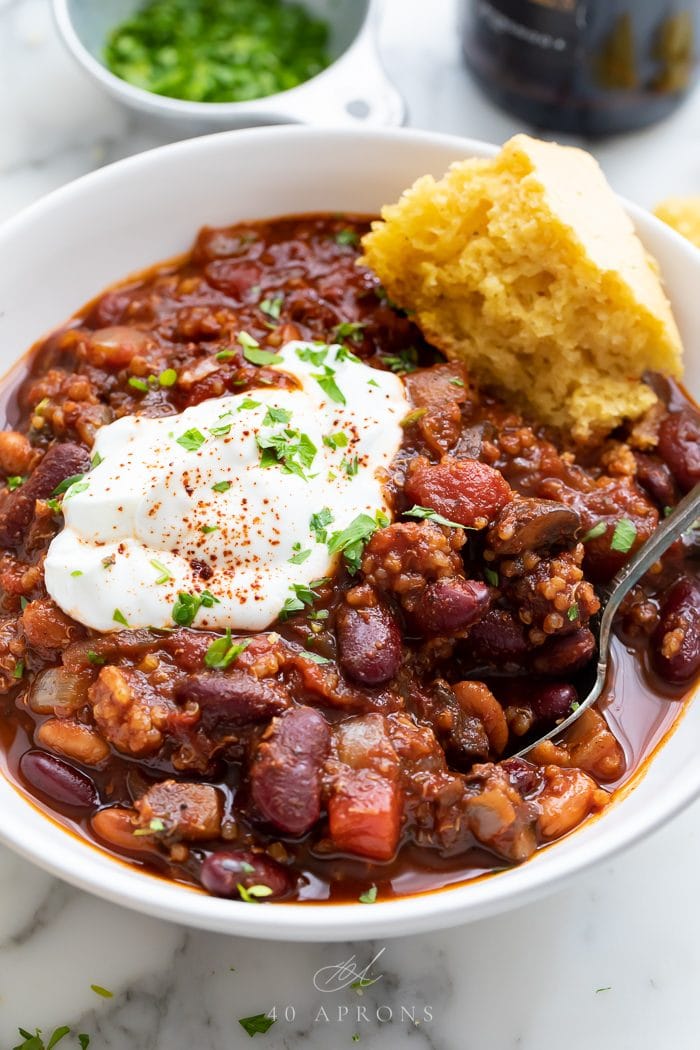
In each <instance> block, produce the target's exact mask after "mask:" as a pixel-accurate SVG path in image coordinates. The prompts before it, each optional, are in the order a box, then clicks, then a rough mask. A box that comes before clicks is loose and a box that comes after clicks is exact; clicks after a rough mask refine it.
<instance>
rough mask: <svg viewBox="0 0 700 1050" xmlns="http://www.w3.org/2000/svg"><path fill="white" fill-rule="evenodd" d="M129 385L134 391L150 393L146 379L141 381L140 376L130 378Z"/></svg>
mask: <svg viewBox="0 0 700 1050" xmlns="http://www.w3.org/2000/svg"><path fill="white" fill-rule="evenodd" d="M128 383H129V386H130V387H133V389H134V390H140V391H141V392H142V393H146V392H147V391H148V383H147V382H146V380H145V379H139V378H138V376H129V379H128Z"/></svg>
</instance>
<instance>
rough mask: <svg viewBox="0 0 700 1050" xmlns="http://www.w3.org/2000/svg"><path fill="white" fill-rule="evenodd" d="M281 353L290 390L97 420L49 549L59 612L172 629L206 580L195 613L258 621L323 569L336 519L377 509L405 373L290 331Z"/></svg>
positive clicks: (211, 623)
mask: <svg viewBox="0 0 700 1050" xmlns="http://www.w3.org/2000/svg"><path fill="white" fill-rule="evenodd" d="M279 357H280V358H281V360H280V361H279V362H278V363H276V364H274V366H273V367H275V368H276V369H277V370H279V371H282V372H285V373H287V374H289V375H290V376H292V377H293V378H294V380H295V381H296V383H295V385H294V386H293V387H291V388H288V389H285V388H280V387H270V386H262V385H261V386H260V387H258V388H256V389H254V390H248V391H247V392H246V393H244V394H237V395H234V396H231V397H223V398H217V399H212V400H208V401H204V402H202V403H201V404H199V405H196V406H194V407H192V408H188V409H186V411H184V412H182V413H180V414H178V415H173V416H165V417H162V418H158V419H150V418H147V417H145V416H126V417H124V418H123V419H119V420H117V421H116V422H114V423H111V424H109V425H108V426H104V427H102V428H101V429H100V430H99V432H98V434H97V438H96V441H95V447H94V453H95V455H94V462H95V464H96V465H95V466H94V467H93V469H92V470H91V471H90V472H89V473H88V474H87V475H85V477H84V478H83V479H82V480H81V481H79V482H77V483H76V484H74V485H73V486H72V487H71V488H70V489H69V490H68V492H67V493H66V495H65V497H64V507H63V513H64V519H65V527H64V529H63V531H62V532H61V533H59V535H58V536H56V538H55V539H54V540H53V541H52V543H51V545H50V547H49V551H48V554H47V557H46V563H45V577H46V587H47V589H48V592H49V594H50V595H51V597H52V598H53V599H54V601H55V602H56V603H57V604H58V605H59V606H60V607H61V608H62V609H63V610H64V612H66V613H68V615H69V616H71V617H73V619H74V620H78V621H79V622H80V623H82V624H85V626H87V627H92V628H94V629H96V630H98V631H114V630H121V629H123V628H124V627H125V626H129V627H134V628H136V627H149V626H150V627H173V626H174V625H175V623H176V622H177V619H174V616H173V611H174V608H175V607H176V604H177V603H178V602H180V603H181V602H182V599H180V598H179V595H181V594H185V595H191V596H194V597H195V604H197V599H199V598H201V597H202V595H203V592H206V593H205V594H204V601H203V603H201V604H199V606H198V608H197V611H196V615H195V617H194V620H193V626H195V627H201V628H219V629H224V628H227V627H230V628H232V629H234V630H253V631H258V630H263V629H264V628H265V627H267V626H269V624H270V623H272V621H273V620H275V619H276V617H277V616H278V615H279V613H280V611H281V610H282V609H283V608H284V606H285V603H288V602H289V601H290V600H292V601H293V600H294V598H295V596H296V594H297V588H299V587H308V586H309V585H310V584H311V583H312V582H313V581H314V580H317V579H319V578H320V577H323V576H328V575H330V574H331V573H332V572H333V571H334V570H335V568H336V566H337V559H338V557H339V555H338V554H337V553H335V554H332V553H331V552H330V551H329V547H328V541H329V539H330V537H331V536H332V535H333V534H334V533H339V532H342V531H343V530H344V529H346V528H347V527H348V526H349V525H350V524H351V522H353V521H354V520H355V519H356V518H357V517H358V515H361V514H366V515H369V516H376V515H377V513H378V512H382V513H384V514H389V508H388V507H387V505H386V501H385V498H384V494H383V488H382V474H383V472H384V471H385V470H386V468H387V467H388V466H389V464H390V462H391V460H392V458H393V457H394V455H395V454H396V452H397V450H398V448H399V445H400V444H401V436H402V430H401V426H400V422H401V420H402V419H403V417H404V416H405V415H406V414H407V412H408V411H409V409H410V405H409V403H408V401H407V398H406V394H405V390H404V386H403V383H402V381H401V380H400V379H399V378H398V377H397V376H395V375H392V374H391V373H390V372H381V371H378V370H376V369H372V368H370V367H368V366H367V365H365V364H363V363H362V362H360V361H359V360H358V359H356V358H353V356H352V355H349V354H348V353H347V351H345V350H344V349H343V348H341V347H339V346H331V347H325V346H320V345H318V344H314V343H302V342H291V343H287V344H286V345H285V346H284V347H283V348H282V349H281V350H280V352H279ZM324 523H325V524H324Z"/></svg>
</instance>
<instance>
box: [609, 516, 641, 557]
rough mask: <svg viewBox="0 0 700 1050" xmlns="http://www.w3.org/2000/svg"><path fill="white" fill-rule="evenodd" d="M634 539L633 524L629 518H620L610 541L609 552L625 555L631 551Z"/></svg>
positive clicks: (635, 530)
mask: <svg viewBox="0 0 700 1050" xmlns="http://www.w3.org/2000/svg"><path fill="white" fill-rule="evenodd" d="M636 538H637V529H636V527H635V525H634V523H633V522H631V521H630V520H629V518H620V520H619V521H618V522H617V524H616V525H615V530H614V532H613V534H612V539H611V540H610V550H613V551H619V552H620V553H622V554H626V553H627V551H629V550H631V549H632V546H633V544H634V541H635V539H636Z"/></svg>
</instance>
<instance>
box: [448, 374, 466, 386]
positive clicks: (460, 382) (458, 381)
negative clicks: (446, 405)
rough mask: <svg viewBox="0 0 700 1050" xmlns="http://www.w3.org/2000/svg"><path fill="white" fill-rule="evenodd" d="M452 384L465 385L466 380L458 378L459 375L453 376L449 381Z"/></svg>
mask: <svg viewBox="0 0 700 1050" xmlns="http://www.w3.org/2000/svg"><path fill="white" fill-rule="evenodd" d="M449 383H450V386H464V380H463V379H458V378H457V376H453V377H452V379H450V381H449Z"/></svg>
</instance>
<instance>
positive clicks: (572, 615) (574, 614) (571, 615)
mask: <svg viewBox="0 0 700 1050" xmlns="http://www.w3.org/2000/svg"><path fill="white" fill-rule="evenodd" d="M566 616H567V619H568V620H571V622H572V623H573V622H574V620H578V604H577V602H574V603H573V605H570V606H569V608H568V609H567V610H566Z"/></svg>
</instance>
